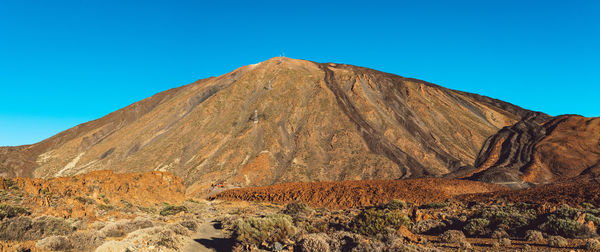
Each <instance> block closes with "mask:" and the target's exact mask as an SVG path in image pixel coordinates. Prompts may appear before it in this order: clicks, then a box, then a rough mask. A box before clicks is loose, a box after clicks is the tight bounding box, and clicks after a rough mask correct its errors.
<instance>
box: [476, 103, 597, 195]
mask: <svg viewBox="0 0 600 252" xmlns="http://www.w3.org/2000/svg"><path fill="white" fill-rule="evenodd" d="M475 166H476V167H477V170H475V171H474V172H473V173H472V174H471V175H470V176H468V177H469V178H470V179H475V180H480V181H487V182H493V183H502V184H505V185H508V186H513V187H528V186H530V185H539V184H547V183H553V182H565V181H573V180H589V179H593V178H596V177H597V176H598V175H599V174H600V173H599V172H600V170H599V169H600V118H585V117H581V116H577V115H563V116H558V117H555V118H552V119H551V120H548V119H547V118H546V117H542V118H540V117H528V118H525V119H523V120H521V121H519V122H518V123H516V124H515V125H512V126H510V127H506V128H503V129H502V130H500V131H499V132H498V133H496V134H495V135H494V136H492V137H490V138H489V139H488V140H487V141H486V142H485V144H484V146H483V148H482V150H481V152H480V154H479V156H478V157H477V160H476V162H475Z"/></svg>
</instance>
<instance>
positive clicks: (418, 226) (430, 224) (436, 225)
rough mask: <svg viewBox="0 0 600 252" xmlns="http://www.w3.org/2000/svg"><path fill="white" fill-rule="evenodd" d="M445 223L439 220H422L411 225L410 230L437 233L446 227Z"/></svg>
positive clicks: (419, 232)
mask: <svg viewBox="0 0 600 252" xmlns="http://www.w3.org/2000/svg"><path fill="white" fill-rule="evenodd" d="M446 227H447V225H446V223H444V222H443V221H441V220H434V219H429V220H422V221H418V222H416V223H415V224H414V225H412V227H411V231H412V232H414V233H417V234H439V233H441V232H443V231H444V230H445V229H446Z"/></svg>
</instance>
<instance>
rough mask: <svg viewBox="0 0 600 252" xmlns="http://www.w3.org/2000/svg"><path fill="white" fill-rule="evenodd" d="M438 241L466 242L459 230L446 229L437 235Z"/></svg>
mask: <svg viewBox="0 0 600 252" xmlns="http://www.w3.org/2000/svg"><path fill="white" fill-rule="evenodd" d="M438 238H439V239H440V241H442V242H445V243H459V244H460V243H461V242H466V241H467V240H466V237H465V234H463V232H461V231H460V230H448V231H446V232H444V233H442V234H441V235H440V236H439V237H438Z"/></svg>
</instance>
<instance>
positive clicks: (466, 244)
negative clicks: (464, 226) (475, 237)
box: [458, 240, 472, 250]
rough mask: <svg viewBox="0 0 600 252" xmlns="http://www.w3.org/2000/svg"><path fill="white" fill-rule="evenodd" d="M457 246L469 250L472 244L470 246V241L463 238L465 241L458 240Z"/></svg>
mask: <svg viewBox="0 0 600 252" xmlns="http://www.w3.org/2000/svg"><path fill="white" fill-rule="evenodd" d="M458 246H459V247H460V248H461V249H464V250H470V249H471V248H472V246H471V243H469V242H468V241H466V240H465V241H461V242H459V243H458Z"/></svg>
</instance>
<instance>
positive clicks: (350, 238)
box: [329, 231, 364, 251]
mask: <svg viewBox="0 0 600 252" xmlns="http://www.w3.org/2000/svg"><path fill="white" fill-rule="evenodd" d="M330 237H331V239H330V240H329V248H330V250H331V251H351V250H353V249H354V248H355V247H357V246H358V244H359V243H363V240H364V238H363V237H362V236H361V235H359V234H354V233H350V232H346V231H337V232H334V233H332V234H331V235H330Z"/></svg>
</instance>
